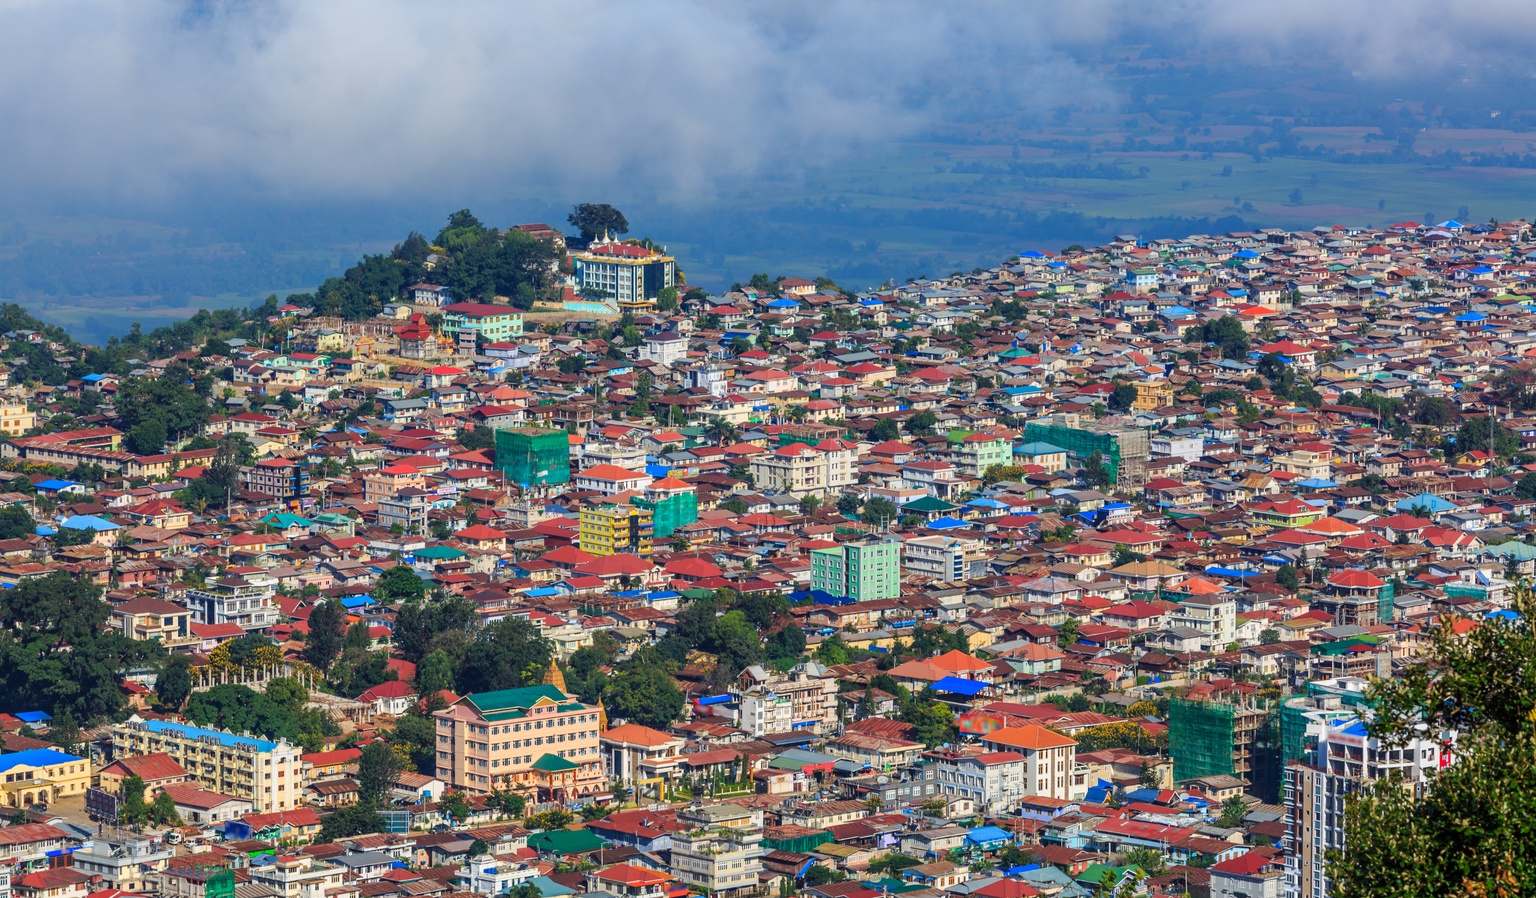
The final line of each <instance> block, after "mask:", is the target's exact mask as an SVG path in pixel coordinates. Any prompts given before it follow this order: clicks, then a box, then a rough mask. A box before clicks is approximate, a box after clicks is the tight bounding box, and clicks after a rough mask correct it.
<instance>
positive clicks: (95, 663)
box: [0, 571, 165, 723]
mask: <svg viewBox="0 0 1536 898" xmlns="http://www.w3.org/2000/svg"><path fill="white" fill-rule="evenodd" d="M101 596H102V593H101V587H99V586H96V585H94V584H91V583H89V582H85V581H82V580H77V579H75V578H74V577H73V576H72V575H70V574H68V573H65V572H63V571H56V572H54V573H52V574H49V575H48V576H46V577H39V578H35V579H28V580H23V581H22V582H21V583H20V584H19V585H18V586H17V587H16V588H15V589H7V590H3V591H0V710H4V711H24V710H32V709H37V708H43V709H47V710H49V711H50V712H51V713H52V714H53V715H54V716H55V717H58V716H60V715H63V714H65V713H68V714H70V715H71V716H73V717H74V718H75V720H77V721H80V722H81V723H90V722H93V721H97V720H100V719H102V718H104V717H107V716H109V715H111V714H114V713H116V712H117V711H118V710H119V709H121V708H122V706H123V693H122V690H121V689H120V688H119V682H120V680H121V677H122V674H123V672H124V671H126V670H127V669H128V668H129V667H137V666H140V665H152V664H156V663H158V662H159V661H160V659H161V658H163V657H164V656H165V650H164V649H163V648H161V646H160V644H159V643H156V642H148V641H142V642H141V641H135V640H131V639H129V638H128V637H126V636H124V635H122V633H121V632H115V631H109V630H108V629H107V619H108V617H109V616H110V614H111V609H110V608H109V606H108V605H107V603H106V602H104V601H102V597H101Z"/></svg>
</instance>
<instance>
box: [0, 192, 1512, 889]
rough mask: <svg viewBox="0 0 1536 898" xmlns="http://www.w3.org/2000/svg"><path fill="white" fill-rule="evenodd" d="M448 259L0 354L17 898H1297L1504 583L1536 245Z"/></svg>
mask: <svg viewBox="0 0 1536 898" xmlns="http://www.w3.org/2000/svg"><path fill="white" fill-rule="evenodd" d="M571 224H572V225H574V226H575V227H576V228H577V230H579V231H580V233H579V234H572V235H564V234H562V233H560V231H559V230H557V229H556V228H553V227H550V226H548V225H543V224H527V225H519V226H516V227H513V228H509V229H506V230H498V229H495V228H488V227H485V226H484V225H482V224H481V223H480V222H479V221H478V220H477V219H475V218H474V217H473V216H472V215H470V214H469V213H468V212H462V213H456V214H455V216H454V217H453V219H451V220H450V222H449V227H447V228H445V229H444V230H443V232H442V233H440V234H438V235H437V237H436V238H435V239H433V240H432V241H430V242H429V241H428V240H427V239H426V238H424V237H422V236H421V235H412V236H411V238H409V239H408V240H407V241H405V242H404V243H402V244H401V245H400V246H399V247H397V248H396V249H395V251H394V252H393V253H391V254H387V255H378V256H370V257H367V258H366V259H365V260H364V261H363V262H361V263H359V266H358V267H357V268H355V269H353V270H351V271H349V272H347V274H346V276H345V277H342V278H334V279H332V280H331V281H327V283H326V284H325V285H323V286H322V287H321V288H320V289H319V290H317V291H316V292H315V293H313V294H301V295H295V296H291V297H288V298H287V300H286V301H284V300H279V299H277V298H276V297H274V298H272V299H270V300H268V302H267V303H266V304H265V305H263V306H260V307H257V308H255V309H252V310H251V311H250V312H249V313H248V314H244V315H242V314H239V313H228V312H226V313H219V314H211V313H200V315H199V316H198V317H197V318H195V319H193V320H191V321H189V322H184V323H183V324H179V325H177V326H175V327H173V328H166V329H162V330H159V331H155V332H152V333H142V332H141V331H140V330H139V329H137V328H135V330H134V332H133V333H131V334H129V335H126V336H125V337H123V338H122V339H121V340H118V341H114V342H113V343H112V344H110V345H108V346H105V347H86V346H82V345H79V344H77V343H75V342H74V341H73V340H71V339H70V338H69V336H68V335H67V334H65V333H64V332H62V331H60V330H58V329H57V328H52V327H48V326H45V325H43V324H41V323H40V322H38V321H36V320H34V319H31V318H30V317H29V316H27V315H26V314H25V313H23V312H22V311H21V310H20V309H17V308H15V307H6V308H5V309H3V310H0V318H3V321H0V325H3V327H4V332H3V349H0V362H3V365H4V370H3V373H0V387H3V390H4V398H3V402H0V430H3V431H4V434H3V441H0V481H3V483H0V503H3V508H0V556H3V557H0V587H4V589H3V590H0V686H3V687H4V688H3V690H0V710H3V711H4V713H3V714H0V772H3V773H4V780H3V782H0V807H3V810H0V815H4V817H5V819H6V820H7V821H8V825H6V826H4V827H3V828H0V845H3V846H4V850H3V851H0V862H3V866H0V898H9V896H10V895H11V894H14V895H15V896H16V898H87V896H97V895H106V896H114V898H117V896H121V895H123V894H125V893H140V894H149V895H162V896H167V898H233V896H238V898H279V896H281V898H397V896H398V898H438V896H448V895H456V894H470V893H473V894H477V895H485V896H491V895H503V894H507V895H513V896H516V898H530V896H536V895H542V896H544V898H558V896H566V895H574V894H588V893H607V894H610V895H614V896H621V898H682V896H684V895H687V894H690V893H692V894H708V895H719V896H729V898H746V896H759V895H763V896H767V895H780V896H785V895H801V894H803V895H811V896H816V898H876V896H882V895H891V894H896V895H901V896H903V898H963V896H978V898H1026V896H1034V895H1046V896H1053V898H1090V896H1097V895H1151V896H1176V895H1185V894H1188V895H1193V896H1202V898H1203V896H1218V895H1219V896H1227V895H1237V896H1251V898H1277V896H1281V895H1285V896H1296V898H1325V896H1327V895H1329V894H1331V893H1332V892H1333V881H1332V879H1333V878H1332V876H1331V875H1330V867H1329V864H1328V860H1329V858H1330V857H1331V855H1330V852H1334V851H1337V850H1339V849H1341V848H1343V847H1344V846H1345V845H1346V844H1347V837H1348V834H1347V833H1346V831H1345V827H1344V823H1343V820H1344V818H1343V814H1342V810H1341V809H1342V806H1343V801H1344V798H1345V796H1347V795H1351V794H1353V793H1356V792H1358V791H1359V790H1361V789H1362V788H1364V787H1365V786H1368V785H1369V784H1371V783H1373V782H1376V781H1378V780H1382V779H1384V778H1388V777H1397V778H1400V779H1402V780H1404V781H1407V782H1409V783H1412V784H1420V782H1419V781H1421V780H1423V779H1424V778H1425V777H1427V776H1428V775H1429V774H1430V773H1432V772H1434V771H1437V770H1440V769H1442V768H1447V767H1449V766H1451V765H1452V763H1453V761H1454V759H1455V758H1456V757H1457V740H1458V738H1459V737H1460V734H1459V733H1458V732H1457V731H1456V730H1455V729H1453V728H1446V729H1442V728H1439V727H1431V726H1426V725H1424V724H1420V725H1419V726H1418V728H1417V729H1408V730H1407V731H1405V732H1404V733H1402V734H1401V736H1402V738H1401V740H1400V741H1394V740H1393V739H1390V738H1387V737H1386V736H1384V735H1383V734H1381V732H1380V731H1379V729H1378V728H1373V727H1370V726H1368V724H1370V723H1371V722H1372V719H1371V718H1372V715H1371V712H1370V708H1371V706H1372V704H1373V702H1374V693H1373V691H1372V683H1373V682H1374V681H1376V680H1378V679H1390V678H1392V677H1393V676H1394V675H1395V674H1399V673H1401V672H1402V671H1404V670H1405V669H1408V668H1411V667H1412V666H1414V665H1415V664H1417V663H1418V662H1419V660H1420V658H1421V654H1422V653H1423V652H1424V651H1425V650H1426V647H1428V646H1430V645H1432V644H1435V643H1436V641H1437V640H1444V639H1447V638H1451V639H1456V638H1463V637H1464V636H1465V635H1466V634H1467V633H1469V632H1470V631H1472V630H1474V629H1476V628H1478V627H1480V626H1484V625H1491V624H1488V623H1487V622H1489V621H1490V620H1496V619H1500V616H1506V617H1508V616H1513V615H1514V612H1513V611H1512V609H1513V608H1514V607H1515V603H1516V601H1517V599H1518V597H1519V596H1520V594H1521V590H1522V589H1523V586H1522V585H1521V581H1522V579H1523V578H1525V577H1528V576H1530V575H1531V574H1532V573H1536V529H1533V525H1532V523H1531V520H1532V516H1533V511H1536V364H1533V359H1536V309H1533V297H1536V283H1531V284H1528V280H1531V279H1532V275H1533V274H1536V233H1533V230H1532V227H1531V225H1529V224H1527V223H1526V222H1525V221H1505V222H1500V221H1490V222H1487V223H1482V224H1472V223H1461V222H1456V221H1446V222H1441V223H1439V224H1428V223H1425V224H1420V223H1416V222H1404V223H1401V224H1397V225H1393V226H1391V227H1388V228H1383V229H1362V228H1346V227H1318V228H1315V229H1313V230H1310V231H1302V232H1289V231H1281V230H1263V231H1255V232H1247V233H1228V234H1219V235H1193V236H1189V237H1187V238H1184V239H1181V240H1154V241H1146V240H1140V239H1137V238H1136V237H1134V236H1126V237H1122V238H1120V239H1117V240H1115V241H1114V242H1112V243H1109V244H1106V245H1103V246H1098V247H1092V248H1087V247H1081V246H1072V247H1069V248H1067V249H1064V250H1063V251H1061V252H1059V253H1046V252H1037V251H1030V252H1024V253H1021V254H1020V255H1018V256H1016V257H1013V258H1010V259H1008V260H1006V261H1004V262H1002V263H1001V264H1000V265H999V266H997V267H995V268H990V269H977V270H974V271H971V272H968V273H967V272H955V273H954V274H952V275H950V276H948V277H945V278H940V279H935V280H914V281H911V282H908V283H903V284H896V283H894V282H892V283H887V284H886V285H885V286H884V287H882V288H880V289H875V290H868V291H863V292H857V291H852V290H846V289H843V288H842V287H840V286H839V285H837V284H836V283H833V282H832V281H831V280H828V279H825V278H820V279H811V278H804V277H797V276H770V275H767V274H761V275H756V276H754V277H752V278H751V279H750V280H749V282H747V283H744V284H737V285H734V286H733V288H732V289H731V290H729V291H726V292H724V293H721V294H719V295H714V294H711V293H709V292H708V291H705V290H703V289H699V288H696V287H690V286H689V285H688V283H687V279H686V273H685V271H683V270H681V269H680V265H684V264H685V263H686V260H678V259H676V258H674V257H673V256H671V255H668V253H667V250H666V249H665V247H662V246H660V245H658V244H655V243H653V242H651V241H649V240H625V239H623V235H624V234H625V233H627V231H628V222H626V221H625V220H624V219H623V216H622V215H620V214H619V213H617V211H616V210H613V209H612V208H611V207H607V206H583V207H578V209H577V211H576V212H575V213H573V215H572V219H571Z"/></svg>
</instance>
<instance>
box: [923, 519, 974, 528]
mask: <svg viewBox="0 0 1536 898" xmlns="http://www.w3.org/2000/svg"><path fill="white" fill-rule="evenodd" d="M969 526H971V525H970V524H967V523H966V522H965V521H962V520H960V519H959V518H951V517H942V518H935V519H934V520H932V521H929V522H928V529H929V530H958V529H961V528H963V527H969Z"/></svg>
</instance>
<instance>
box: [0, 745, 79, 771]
mask: <svg viewBox="0 0 1536 898" xmlns="http://www.w3.org/2000/svg"><path fill="white" fill-rule="evenodd" d="M78 760H80V759H79V758H77V757H75V756H74V755H66V754H65V753H63V752H61V751H58V750H56V749H52V748H29V749H27V750H26V751H13V752H10V753H8V754H3V755H0V773H4V772H5V771H7V770H10V769H11V768H13V767H52V766H53V765H54V764H68V763H70V762H71V761H78Z"/></svg>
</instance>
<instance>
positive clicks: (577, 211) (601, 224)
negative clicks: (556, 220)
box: [565, 203, 629, 243]
mask: <svg viewBox="0 0 1536 898" xmlns="http://www.w3.org/2000/svg"><path fill="white" fill-rule="evenodd" d="M565 220H566V221H568V222H570V223H571V225H572V226H574V227H576V228H578V229H580V230H581V239H582V240H583V241H585V242H587V243H591V242H592V241H594V240H607V239H609V238H611V237H616V236H619V235H621V234H628V233H629V219H627V218H625V217H624V213H623V212H620V211H619V210H617V209H615V208H613V207H612V206H610V205H608V204H607V203H577V204H576V205H575V206H573V207H572V208H571V214H570V215H568V216H566V219H565Z"/></svg>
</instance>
